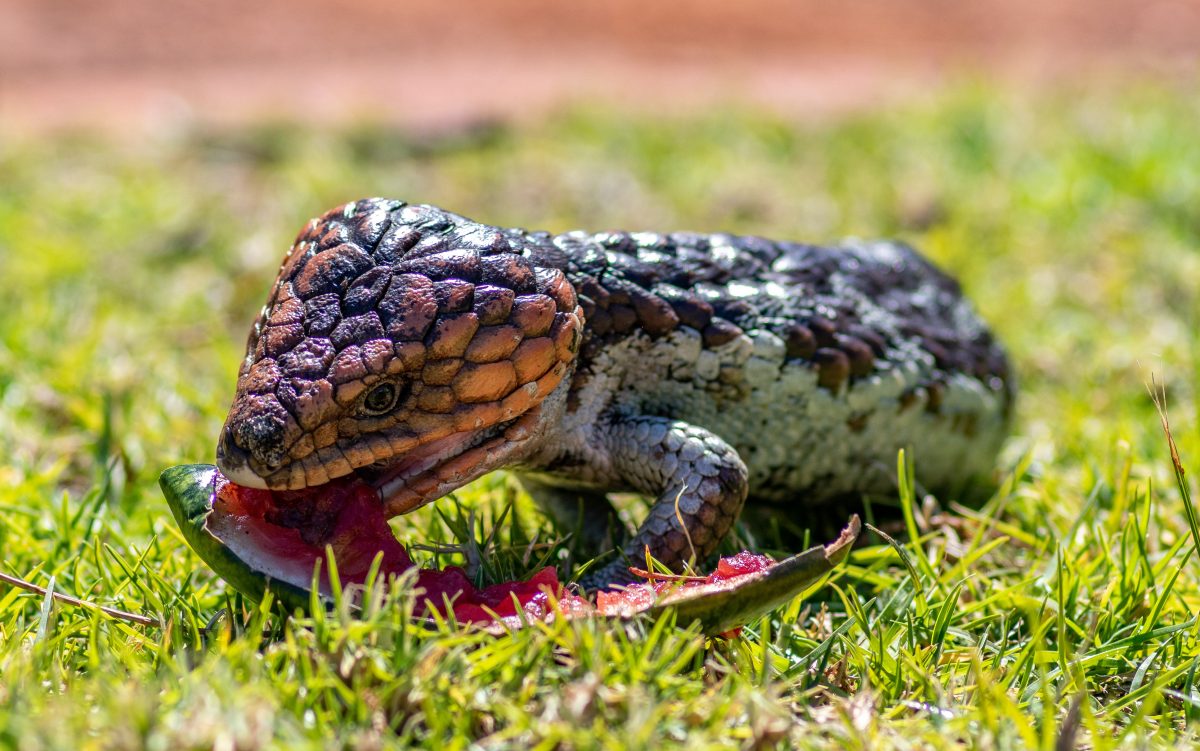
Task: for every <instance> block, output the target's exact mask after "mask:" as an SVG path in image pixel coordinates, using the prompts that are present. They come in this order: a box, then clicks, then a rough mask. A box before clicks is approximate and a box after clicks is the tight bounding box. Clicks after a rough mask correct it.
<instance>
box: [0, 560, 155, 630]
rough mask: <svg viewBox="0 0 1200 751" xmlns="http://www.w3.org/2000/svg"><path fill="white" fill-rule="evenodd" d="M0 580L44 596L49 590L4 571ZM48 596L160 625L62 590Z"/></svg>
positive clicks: (151, 619)
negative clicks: (67, 593)
mask: <svg viewBox="0 0 1200 751" xmlns="http://www.w3.org/2000/svg"><path fill="white" fill-rule="evenodd" d="M0 582H4V583H5V584H9V585H12V586H14V587H16V588H17V589H23V590H25V591H26V592H33V593H35V594H39V595H41V596H43V597H45V596H46V593H47V592H48V591H50V590H47V589H46V588H45V587H40V586H38V585H37V584H34V583H33V582H28V581H25V580H24V579H19V578H17V577H15V576H9V575H8V574H5V573H0ZM50 596H51V597H53V598H54V599H55V600H56V601H57V602H63V603H66V604H68V605H75V606H78V607H81V608H88V609H90V610H99V611H100V612H101V613H104V614H105V615H107V616H109V617H110V618H117V619H119V620H122V621H128V622H130V623H136V624H138V625H139V626H158V625H161V624H160V623H159V622H158V621H157V620H156V619H154V618H149V617H147V616H144V615H138V614H137V613H129V612H126V611H124V610H117V609H116V608H110V607H107V606H105V605H97V604H96V603H94V602H88V601H87V600H81V599H79V598H78V597H72V596H70V595H64V594H63V593H62V592H52V591H50Z"/></svg>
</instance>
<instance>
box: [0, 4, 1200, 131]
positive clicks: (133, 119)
mask: <svg viewBox="0 0 1200 751" xmlns="http://www.w3.org/2000/svg"><path fill="white" fill-rule="evenodd" d="M1198 53H1200V2H1196V0H1190V1H1188V2H1184V1H1182V0H972V1H971V2H962V1H961V0H839V2H831V1H830V0H740V1H739V2H730V1H729V0H690V1H689V2H683V1H682V0H657V1H656V2H645V1H644V0H570V1H569V2H564V1H563V0H492V1H491V2H483V0H476V1H475V2H471V1H470V0H411V1H409V2H401V0H344V1H343V2H335V1H334V0H256V2H243V1H240V0H174V1H173V2H163V1H162V0H0V129H2V130H5V131H13V130H15V131H29V130H33V131H40V130H44V129H53V128H60V127H80V126H83V127H101V128H106V129H112V130H120V131H123V132H126V133H133V134H137V133H143V132H146V131H147V130H153V129H155V128H162V127H164V126H168V125H172V124H178V123H193V122H197V121H199V122H202V123H208V124H225V123H231V124H236V123H242V122H246V121H248V120H253V119H262V118H264V117H273V118H297V119H302V120H305V121H312V122H317V123H337V122H344V121H347V120H352V119H362V118H369V119H372V120H376V121H384V122H392V123H398V124H402V125H406V126H413V127H417V128H437V127H442V126H446V125H452V124H464V123H472V122H476V121H479V120H484V119H494V118H504V119H513V118H516V119H520V118H529V117H536V116H538V115H540V114H542V113H544V112H546V111H547V110H549V109H553V108H556V107H562V106H565V105H568V104H570V103H572V102H579V101H588V102H591V103H595V102H601V103H605V104H608V105H611V106H620V107H623V108H628V109H640V110H651V111H664V112H674V111H679V110H684V111H686V110H695V109H699V108H704V107H712V106H722V105H726V104H728V103H730V102H735V103H747V104H752V105H756V106H764V107H768V108H771V109H774V110H776V111H779V112H781V113H784V114H786V115H788V116H800V117H803V116H807V115H812V114H823V113H829V112H838V111H844V110H846V109H848V108H861V107H866V106H873V105H875V104H878V103H880V102H888V101H894V100H897V99H901V98H911V97H914V96H921V95H923V94H925V93H926V92H928V91H931V90H935V89H936V88H938V87H939V86H940V85H941V84H943V83H945V82H946V81H948V80H956V79H960V78H963V77H974V76H980V77H983V78H986V79H988V80H992V79H995V80H999V81H1002V82H1010V83H1014V84H1015V85H1021V86H1024V85H1026V84H1028V83H1031V82H1032V83H1041V82H1045V81H1061V80H1064V79H1066V80H1073V81H1082V82H1084V85H1089V84H1091V83H1092V82H1094V81H1097V80H1102V79H1109V78H1124V77H1131V76H1141V75H1144V74H1150V75H1156V76H1161V75H1164V74H1165V75H1168V76H1179V77H1186V76H1189V75H1192V76H1194V74H1195V71H1196V62H1197V60H1198V59H1200V57H1198Z"/></svg>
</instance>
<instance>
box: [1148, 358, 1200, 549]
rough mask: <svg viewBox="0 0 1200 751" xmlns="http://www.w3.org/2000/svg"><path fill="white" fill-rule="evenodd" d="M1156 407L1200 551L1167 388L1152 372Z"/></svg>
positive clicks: (1198, 520) (1196, 520) (1197, 526)
mask: <svg viewBox="0 0 1200 751" xmlns="http://www.w3.org/2000/svg"><path fill="white" fill-rule="evenodd" d="M1147 388H1148V389H1149V391H1150V398H1151V400H1153V401H1154V408H1155V409H1156V410H1158V419H1159V422H1160V423H1162V430H1163V434H1164V435H1165V436H1166V437H1167V446H1168V448H1169V449H1170V451H1171V468H1172V469H1173V470H1174V472H1175V484H1176V485H1178V487H1179V495H1180V497H1181V498H1182V499H1183V510H1184V514H1185V515H1186V516H1187V522H1188V527H1189V528H1190V529H1191V531H1192V543H1193V544H1194V545H1195V546H1196V550H1198V551H1200V518H1197V515H1196V507H1195V505H1193V504H1192V492H1191V488H1190V487H1189V486H1188V482H1187V473H1186V472H1185V471H1184V469H1183V461H1182V460H1181V459H1180V458H1179V447H1178V446H1176V445H1175V436H1174V435H1172V433H1171V422H1170V420H1169V419H1168V418H1167V389H1166V386H1164V385H1163V384H1161V383H1159V382H1158V380H1157V379H1156V378H1155V377H1154V374H1153V373H1151V374H1150V383H1149V385H1148V386H1147Z"/></svg>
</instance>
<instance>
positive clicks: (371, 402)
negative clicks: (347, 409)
mask: <svg viewBox="0 0 1200 751" xmlns="http://www.w3.org/2000/svg"><path fill="white" fill-rule="evenodd" d="M398 401H400V387H398V386H397V385H396V384H394V383H390V382H389V383H380V384H378V385H376V386H375V387H374V388H372V389H371V390H370V391H368V392H367V395H366V396H364V397H363V400H362V405H361V407H360V408H359V411H360V412H362V413H363V414H365V415H372V416H374V415H382V414H385V413H387V412H390V411H392V408H393V407H395V406H396V402H398Z"/></svg>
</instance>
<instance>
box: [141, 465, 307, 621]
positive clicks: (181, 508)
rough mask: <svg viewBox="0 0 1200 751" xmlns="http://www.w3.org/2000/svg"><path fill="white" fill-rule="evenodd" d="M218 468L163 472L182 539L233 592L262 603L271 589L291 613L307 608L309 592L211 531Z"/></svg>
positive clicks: (165, 490)
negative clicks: (264, 568)
mask: <svg viewBox="0 0 1200 751" xmlns="http://www.w3.org/2000/svg"><path fill="white" fill-rule="evenodd" d="M216 477H217V468H216V467H214V466H213V465H211V464H181V465H178V466H175V467H169V468H167V469H166V470H163V473H162V474H161V475H159V477H158V485H159V487H160V488H162V491H163V495H164V496H166V499H167V505H168V506H170V507H171V514H172V515H173V516H174V517H175V521H176V523H177V524H179V530H180V531H181V532H182V533H183V538H184V539H185V540H187V542H188V545H190V546H191V547H192V550H194V551H196V554H197V555H199V556H200V559H201V560H203V561H204V562H205V563H207V564H208V566H209V567H210V568H211V569H212V570H213V571H214V572H216V574H217V576H220V577H221V578H222V579H224V580H225V581H226V582H228V583H229V584H230V585H232V586H233V588H234V589H236V590H237V591H239V592H241V593H242V594H244V595H246V596H247V597H249V598H251V599H253V600H255V601H256V602H258V601H261V600H262V599H263V597H264V596H265V595H266V593H267V591H268V590H269V591H270V592H271V594H272V596H274V598H275V599H276V600H277V601H279V602H280V603H282V604H283V605H284V606H285V607H287V608H288V609H289V610H296V609H305V610H306V609H308V608H309V607H310V603H311V597H310V594H309V590H308V589H307V588H305V587H297V586H296V585H294V584H291V583H289V582H286V581H282V580H280V579H277V578H275V577H273V576H272V575H271V574H270V572H267V571H261V570H258V569H256V568H255V567H254V566H253V565H251V564H249V563H247V562H246V561H245V560H243V559H242V558H241V557H239V556H238V554H237V553H236V552H235V551H234V550H233V548H231V547H230V545H229V544H227V543H226V541H224V540H222V539H220V538H219V537H217V536H216V535H214V534H213V533H212V531H211V530H210V529H209V528H208V517H209V515H210V514H212V512H213V500H214V497H215V483H214V481H215V480H216Z"/></svg>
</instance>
